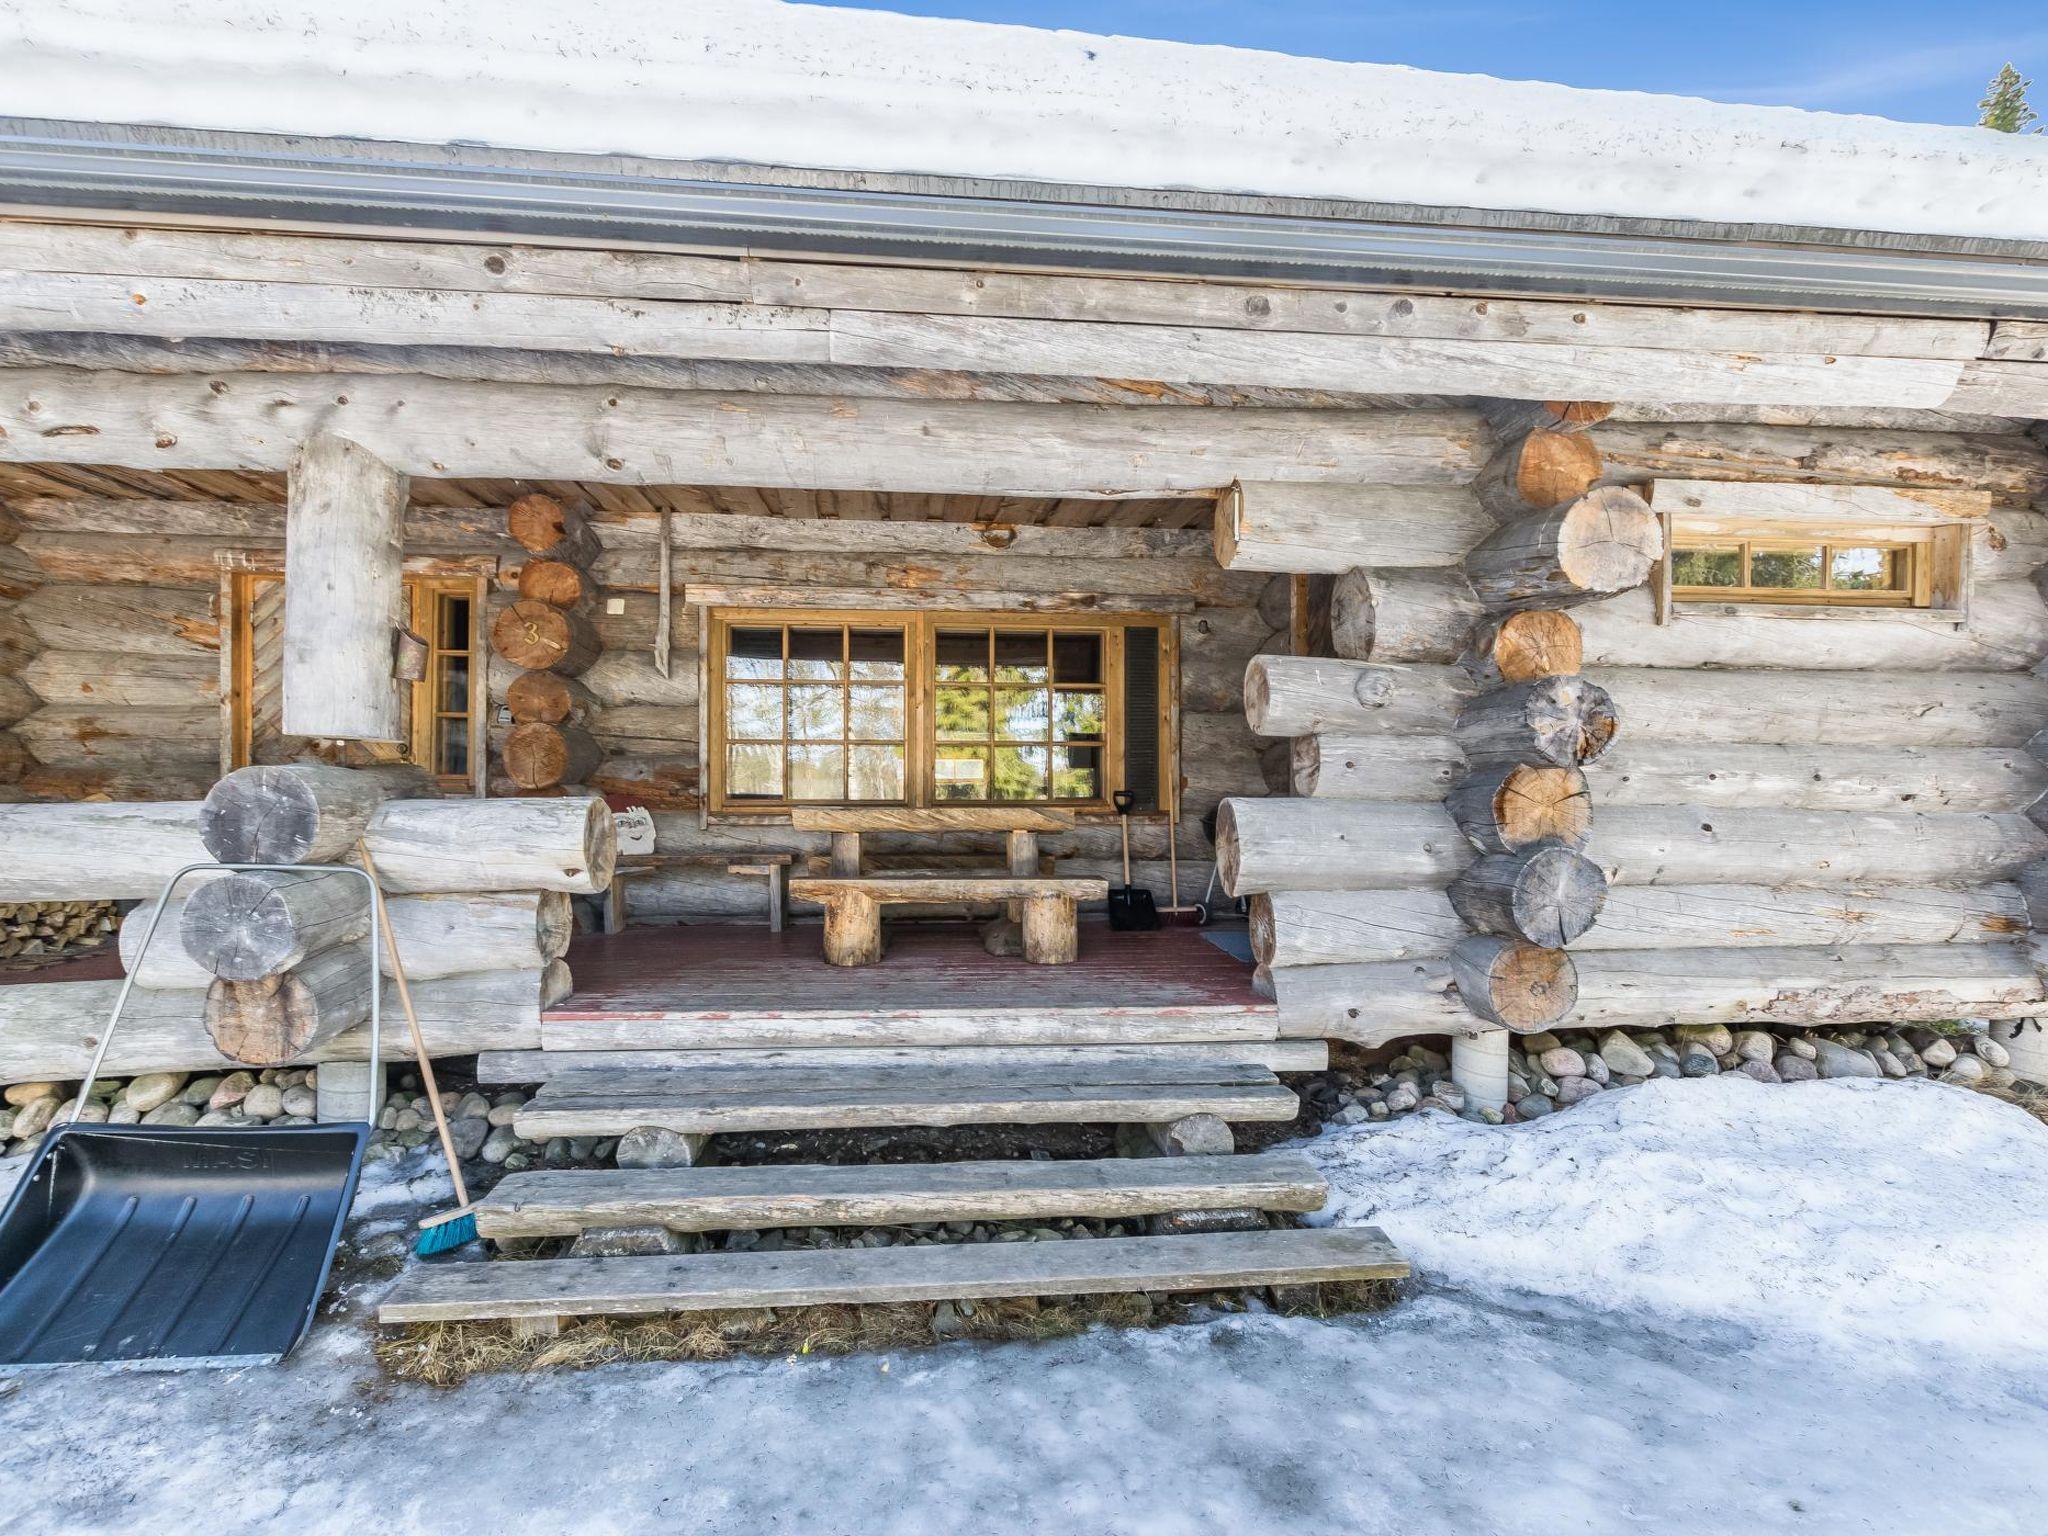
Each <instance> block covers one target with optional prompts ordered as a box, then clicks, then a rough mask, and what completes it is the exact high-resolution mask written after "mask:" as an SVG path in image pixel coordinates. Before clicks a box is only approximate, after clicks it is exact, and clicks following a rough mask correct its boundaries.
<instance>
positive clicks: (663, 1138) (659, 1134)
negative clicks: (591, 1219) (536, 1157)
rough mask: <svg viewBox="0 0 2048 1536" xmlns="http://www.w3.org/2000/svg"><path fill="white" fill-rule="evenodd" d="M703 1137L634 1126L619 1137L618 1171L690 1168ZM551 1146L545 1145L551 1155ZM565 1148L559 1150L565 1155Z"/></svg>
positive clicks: (699, 1153) (698, 1151)
mask: <svg viewBox="0 0 2048 1536" xmlns="http://www.w3.org/2000/svg"><path fill="white" fill-rule="evenodd" d="M705 1140H706V1138H705V1137H702V1136H686V1135H684V1134H683V1133H682V1132H680V1131H670V1130H664V1129H663V1128H662V1127H660V1126H657V1125H640V1126H635V1127H634V1128H633V1129H632V1130H630V1131H628V1132H626V1134H625V1135H623V1136H621V1137H620V1138H619V1151H618V1162H619V1166H620V1167H621V1168H694V1167H695V1166H697V1163H698V1162H699V1160H700V1159H701V1157H702V1156H703V1151H704V1143H705ZM554 1147H555V1143H554V1142H553V1141H550V1142H549V1143H548V1151H549V1152H553V1150H554ZM567 1150H568V1148H567V1147H566V1146H564V1147H563V1151H564V1152H566V1151H567Z"/></svg>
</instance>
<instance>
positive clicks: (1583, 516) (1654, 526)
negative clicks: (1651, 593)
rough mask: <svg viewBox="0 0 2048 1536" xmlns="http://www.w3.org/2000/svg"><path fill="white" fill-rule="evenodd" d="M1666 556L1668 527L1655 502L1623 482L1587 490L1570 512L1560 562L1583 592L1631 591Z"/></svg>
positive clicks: (1589, 593)
mask: <svg viewBox="0 0 2048 1536" xmlns="http://www.w3.org/2000/svg"><path fill="white" fill-rule="evenodd" d="M1663 558H1664V530H1663V528H1662V526H1661V525H1660V524H1659V523H1658V521H1657V514H1656V513H1654V512H1652V511H1651V510H1650V504H1649V503H1648V502H1647V501H1645V500H1643V498H1642V497H1640V496H1638V495H1637V494H1636V493H1635V492H1634V491H1632V490H1630V489H1628V487H1626V486H1622V485H1604V486H1601V487H1600V488H1599V489H1598V490H1594V491H1588V492H1587V493H1586V494H1585V495H1584V496H1581V497H1580V498H1579V499H1578V501H1577V502H1575V503H1574V504H1573V506H1572V509H1571V511H1569V512H1568V513H1566V514H1565V519H1564V528H1563V531H1562V532H1561V534H1560V535H1559V539H1558V563H1559V565H1560V567H1561V568H1562V570H1563V573H1564V576H1565V579H1566V580H1567V581H1569V582H1570V583H1571V584H1572V585H1573V586H1574V587H1576V588H1578V589H1579V591H1580V592H1581V593H1585V594H1588V595H1593V596H1605V595H1607V594H1609V593H1614V592H1628V591H1632V590H1633V589H1635V588H1636V587H1639V586H1641V585H1642V584H1643V583H1644V582H1646V581H1648V580H1649V579H1650V570H1651V567H1653V566H1654V565H1656V563H1657V562H1658V561H1659V560H1661V559H1663Z"/></svg>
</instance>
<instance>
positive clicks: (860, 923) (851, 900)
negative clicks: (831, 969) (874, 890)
mask: <svg viewBox="0 0 2048 1536" xmlns="http://www.w3.org/2000/svg"><path fill="white" fill-rule="evenodd" d="M825 959H826V961H827V963H828V964H831V965H879V964H880V963H881V960H882V907H881V903H880V902H877V901H875V900H874V899H873V898H871V897H867V896H861V895H856V894H849V895H844V896H834V897H831V898H830V899H829V900H827V901H826V902H825Z"/></svg>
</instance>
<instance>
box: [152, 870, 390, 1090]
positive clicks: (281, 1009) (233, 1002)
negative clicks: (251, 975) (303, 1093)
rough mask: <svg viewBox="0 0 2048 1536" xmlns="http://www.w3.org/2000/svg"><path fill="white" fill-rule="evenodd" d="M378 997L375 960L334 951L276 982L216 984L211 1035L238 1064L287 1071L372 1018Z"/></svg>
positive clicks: (209, 1000)
mask: <svg viewBox="0 0 2048 1536" xmlns="http://www.w3.org/2000/svg"><path fill="white" fill-rule="evenodd" d="M216 883H218V882H216ZM188 910H189V909H188ZM370 992H371V980H370V958H369V956H368V955H367V954H362V953H358V952H357V951H356V950H355V949H354V947H353V946H344V947H341V948H337V949H326V950H322V951H320V953H318V954H316V955H309V956H307V957H306V959H305V960H304V961H303V963H301V964H300V965H299V966H297V967H296V968H295V969H293V970H289V971H285V972H283V973H281V974H279V975H276V976H265V977H262V978H259V979H257V980H254V981H227V980H224V979H219V978H216V979H215V980H214V982H213V983H212V984H211V985H210V986H209V987H208V988H207V989H206V1006H205V1011H204V1017H205V1020H206V1033H207V1036H208V1037H209V1038H210V1039H211V1040H212V1041H213V1044H214V1049H216V1050H218V1051H219V1052H220V1053H221V1055H223V1056H225V1057H227V1058H228V1059H229V1060H231V1061H237V1062H240V1063H242V1064H243V1065H244V1066H250V1067H279V1066H283V1065H284V1064H285V1063H286V1062H289V1061H296V1060H299V1059H300V1058H302V1057H304V1056H306V1055H308V1054H309V1053H310V1052H312V1051H314V1050H315V1049H317V1048H318V1047H320V1046H321V1045H324V1044H325V1043H326V1042H327V1041H329V1040H332V1039H333V1038H334V1037H335V1036H336V1035H338V1034H340V1033H341V1032H342V1031H343V1030H345V1029H353V1028H354V1027H355V1026H356V1025H358V1024H361V1023H363V1022H364V1021H365V1020H367V1019H368V1018H369V1016H370Z"/></svg>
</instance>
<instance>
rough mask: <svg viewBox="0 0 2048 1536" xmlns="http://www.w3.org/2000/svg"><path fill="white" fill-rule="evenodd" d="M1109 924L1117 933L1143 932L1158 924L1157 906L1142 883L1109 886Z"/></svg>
mask: <svg viewBox="0 0 2048 1536" xmlns="http://www.w3.org/2000/svg"><path fill="white" fill-rule="evenodd" d="M1109 926H1110V927H1111V928H1113V929H1115V930H1116V931H1117V932H1118V933H1145V932H1149V931H1150V930H1152V929H1154V928H1157V927H1158V926H1159V907H1158V904H1157V903H1156V902H1154V901H1153V900H1152V893H1151V892H1150V891H1148V890H1146V889H1145V887H1144V886H1142V885H1118V886H1112V887H1110V892H1109Z"/></svg>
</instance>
